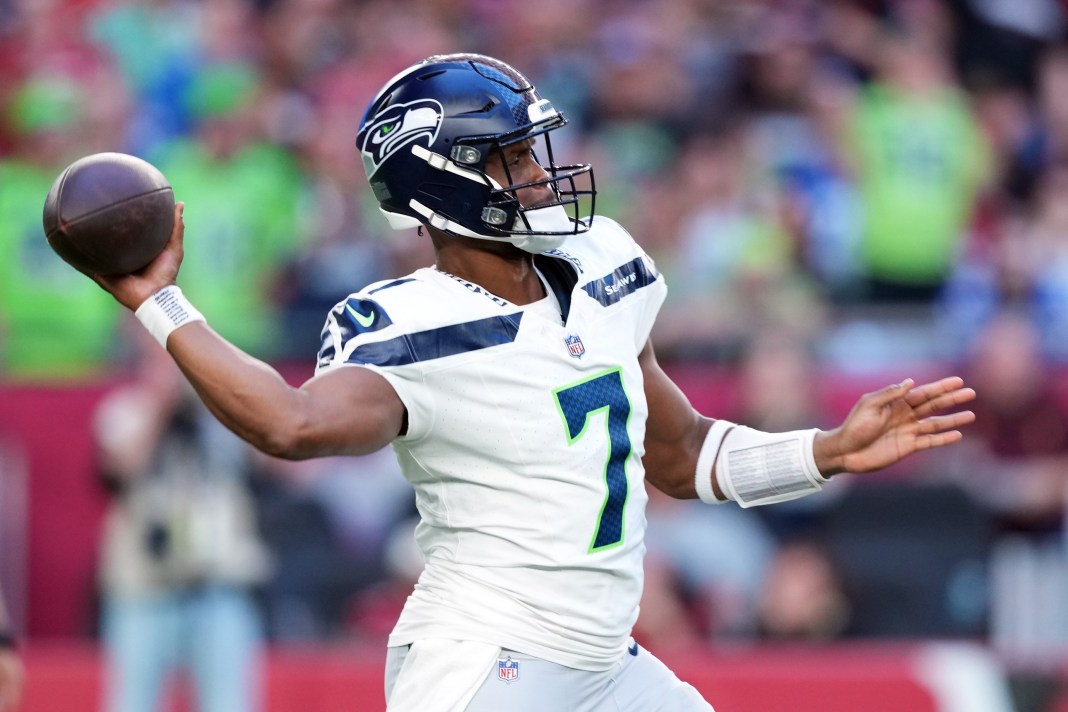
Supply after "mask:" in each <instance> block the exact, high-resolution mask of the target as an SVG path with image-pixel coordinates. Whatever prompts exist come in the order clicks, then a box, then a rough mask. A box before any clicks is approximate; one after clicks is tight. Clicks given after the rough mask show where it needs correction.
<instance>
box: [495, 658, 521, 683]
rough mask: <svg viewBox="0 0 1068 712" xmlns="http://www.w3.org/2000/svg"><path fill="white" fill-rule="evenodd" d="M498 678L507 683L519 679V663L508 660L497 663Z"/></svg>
mask: <svg viewBox="0 0 1068 712" xmlns="http://www.w3.org/2000/svg"><path fill="white" fill-rule="evenodd" d="M497 678H498V679H499V680H504V681H505V682H513V681H515V680H518V679H519V661H518V660H512V659H511V658H507V659H505V660H498V661H497Z"/></svg>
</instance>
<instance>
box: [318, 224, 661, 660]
mask: <svg viewBox="0 0 1068 712" xmlns="http://www.w3.org/2000/svg"><path fill="white" fill-rule="evenodd" d="M535 264H536V266H537V268H538V271H539V274H540V275H541V276H542V279H543V280H544V281H545V282H546V287H547V289H546V291H548V292H549V293H550V296H549V297H548V298H547V299H545V300H542V301H540V302H537V303H535V304H530V305H526V306H517V305H515V304H512V303H511V302H508V301H506V300H504V299H501V298H500V297H497V296H496V295H493V294H490V293H488V292H486V291H484V290H483V289H482V288H480V287H479V286H477V285H474V284H471V283H469V282H467V281H465V280H462V279H459V278H457V277H453V276H451V275H448V274H445V273H443V272H439V271H437V270H435V269H433V268H426V269H420V270H417V271H416V272H414V273H412V274H411V275H409V276H408V277H405V278H403V279H397V280H393V281H387V282H379V283H376V284H374V285H371V286H370V287H368V288H367V289H365V290H364V291H361V292H358V293H355V294H352V295H351V296H349V297H348V298H347V299H346V300H345V301H343V302H341V303H340V304H338V305H337V306H336V307H335V308H334V309H333V310H332V311H331V313H330V316H329V318H328V320H327V324H326V327H325V328H324V331H323V347H322V350H321V351H320V353H319V363H318V366H317V369H316V373H322V372H323V371H326V370H328V369H332V368H336V367H340V366H349V365H356V366H360V367H364V368H370V369H373V370H374V371H375V372H377V373H380V374H381V375H382V376H384V377H385V378H386V379H387V380H388V381H389V382H390V383H391V384H392V385H393V387H394V389H396V391H397V394H398V395H399V396H400V399H401V400H402V401H403V403H404V405H405V406H406V407H407V409H408V431H407V433H406V434H405V435H404V436H402V437H400V438H398V439H397V440H396V441H395V442H394V448H395V450H396V452H397V456H398V458H399V461H400V464H401V467H402V469H403V471H404V474H405V476H406V477H407V479H408V480H409V481H410V482H411V484H412V485H413V487H414V488H415V493H416V504H417V507H418V509H419V513H420V515H421V523H420V524H419V526H418V528H417V530H416V540H417V542H418V544H419V547H420V549H421V551H422V553H423V555H424V559H425V562H426V566H425V570H424V571H423V574H422V576H421V577H420V579H419V582H418V584H417V585H416V587H415V590H414V592H413V593H412V595H411V596H410V597H409V599H408V601H407V604H406V605H405V608H404V611H403V613H402V614H401V617H400V620H399V621H398V623H397V625H396V627H395V629H394V631H393V633H392V635H391V637H390V641H389V643H390V645H404V644H407V643H410V642H412V641H413V640H416V639H419V638H426V637H437V638H452V639H461V640H478V641H483V642H487V643H493V644H496V645H500V646H502V647H504V648H508V649H511V650H517V651H522V652H525V653H529V654H531V655H535V656H538V657H541V658H544V659H546V660H549V661H552V662H556V663H559V664H562V665H567V666H569V667H575V668H579V669H586V670H603V669H607V668H609V667H611V666H612V665H613V664H614V663H616V662H617V661H618V660H619V657H620V655H622V654H623V652H624V650H625V648H626V644H627V640H628V636H629V635H630V632H631V628H632V626H633V624H634V622H635V620H636V618H637V616H638V599H639V597H640V595H641V588H642V557H643V555H644V552H645V546H644V544H643V537H644V532H645V504H646V501H647V495H646V492H645V486H644V474H645V473H644V469H643V467H642V462H641V458H642V455H643V454H644V445H643V442H644V438H645V421H646V416H647V414H648V408H647V405H646V400H645V392H644V384H643V380H642V373H641V369H640V367H639V365H638V354H639V352H640V351H641V349H642V347H643V346H644V345H645V343H646V341H647V339H648V338H649V332H650V330H651V328H652V325H653V320H654V318H655V316H656V313H657V311H658V310H659V308H660V305H661V304H662V302H663V300H664V296H665V294H666V291H667V288H666V287H665V285H664V281H663V279H662V278H661V277H660V275H659V274H658V272H657V271H656V268H655V266H654V265H653V262H652V260H650V258H649V257H648V256H647V255H646V254H645V253H644V252H643V251H642V249H641V248H640V247H639V246H638V245H637V244H636V243H635V242H634V240H633V239H632V238H631V236H630V235H629V234H628V233H627V232H626V231H625V230H624V229H623V228H622V227H620V226H619V225H618V224H616V223H615V222H613V221H611V220H608V219H606V218H597V219H595V221H594V223H593V226H592V229H591V230H590V231H589V232H588V233H586V234H584V235H581V236H576V237H573V238H569V240H568V242H566V243H565V244H564V246H563V247H562V248H561V249H559V250H554V251H552V252H550V253H547V254H545V255H539V256H537V257H536V258H535Z"/></svg>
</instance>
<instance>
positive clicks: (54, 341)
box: [0, 77, 119, 380]
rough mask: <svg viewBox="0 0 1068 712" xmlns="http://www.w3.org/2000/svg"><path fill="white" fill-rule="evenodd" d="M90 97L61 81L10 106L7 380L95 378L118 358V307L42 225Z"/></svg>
mask: <svg viewBox="0 0 1068 712" xmlns="http://www.w3.org/2000/svg"><path fill="white" fill-rule="evenodd" d="M83 99H84V96H83V95H82V94H81V93H80V91H79V89H78V87H77V85H76V84H75V83H74V82H73V81H70V80H66V79H60V78H55V77H53V78H49V79H35V80H31V81H29V82H27V83H26V84H25V85H24V86H23V87H21V88H20V89H19V90H18V91H17V92H16V93H15V94H14V95H13V96H12V98H11V99H10V100H9V101H8V102H7V105H6V106H4V107H2V108H3V114H2V118H3V119H4V120H5V121H6V122H7V123H8V124H9V128H10V129H11V130H12V132H13V133H14V135H15V136H16V137H17V140H16V141H15V147H14V150H13V152H12V153H11V154H9V155H6V156H0V253H2V254H3V255H4V259H2V260H0V379H8V380H26V379H34V380H36V379H57V378H58V379H72V378H73V379H76V378H84V377H90V376H93V375H95V374H98V373H100V372H102V371H104V370H105V369H106V368H107V367H108V364H109V361H110V359H111V357H112V356H113V352H112V349H113V345H114V343H115V331H116V326H117V324H118V320H119V311H118V310H117V309H116V308H115V305H114V304H112V303H110V302H109V300H108V299H106V298H104V299H102V298H101V295H100V294H98V292H99V291H100V290H98V289H94V286H95V285H94V284H93V282H92V281H91V280H87V279H86V278H85V277H84V276H83V275H81V274H79V273H78V272H76V271H75V270H73V269H72V268H71V267H70V266H69V265H67V264H66V263H65V262H63V261H62V260H61V259H60V258H59V257H58V256H57V255H56V254H55V253H54V252H52V250H51V248H50V247H49V246H48V242H47V241H46V240H45V235H44V229H43V227H42V224H41V213H42V209H43V206H44V199H45V196H46V195H47V194H48V189H49V187H50V186H51V185H52V181H53V180H55V178H56V176H57V175H59V173H60V171H61V170H62V169H63V167H64V166H65V165H67V164H68V163H70V162H71V161H72V160H74V159H75V158H78V157H80V155H81V153H79V151H82V150H84V144H83V143H82V139H83V136H82V128H83V127H82V125H81V124H80V122H81V121H83V119H82V118H80V117H82V116H83V115H84V113H85V111H84V110H85V106H84V103H83ZM86 152H88V151H86Z"/></svg>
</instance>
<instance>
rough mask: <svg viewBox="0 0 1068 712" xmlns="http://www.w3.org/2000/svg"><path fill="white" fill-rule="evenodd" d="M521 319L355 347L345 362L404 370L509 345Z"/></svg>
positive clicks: (454, 327) (488, 320)
mask: <svg viewBox="0 0 1068 712" xmlns="http://www.w3.org/2000/svg"><path fill="white" fill-rule="evenodd" d="M522 319H523V312H515V313H514V314H505V315H503V316H491V317H488V318H486V319H478V320H476V321H468V322H464V323H462V324H452V325H450V326H442V327H438V328H436V329H427V330H426V331H417V332H415V333H414V334H405V335H403V336H398V337H396V338H393V339H387V340H385V341H378V342H375V343H370V344H362V345H360V346H357V347H356V349H355V350H354V351H353V352H352V354H351V355H350V356H349V358H348V359H347V361H346V362H347V363H357V364H364V365H369V366H406V365H408V364H412V363H417V362H420V361H432V360H434V359H438V358H444V357H445V356H455V355H457V354H462V353H467V352H469V351H478V350H479V349H485V348H489V347H490V346H500V345H502V344H510V343H512V342H513V341H515V337H516V334H518V333H519V322H520V321H522Z"/></svg>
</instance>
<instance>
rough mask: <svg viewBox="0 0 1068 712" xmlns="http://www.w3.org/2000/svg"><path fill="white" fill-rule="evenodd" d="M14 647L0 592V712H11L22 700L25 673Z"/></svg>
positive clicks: (5, 608)
mask: <svg viewBox="0 0 1068 712" xmlns="http://www.w3.org/2000/svg"><path fill="white" fill-rule="evenodd" d="M15 646H16V639H15V631H14V628H13V627H12V625H11V618H10V617H9V616H8V612H7V604H6V603H5V601H4V594H3V591H0V712H13V711H14V710H15V709H17V708H18V706H19V700H20V699H21V698H22V685H23V678H24V677H25V675H26V672H25V670H24V669H23V667H22V659H21V658H20V657H19V654H18V651H17V649H16V647H15Z"/></svg>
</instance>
